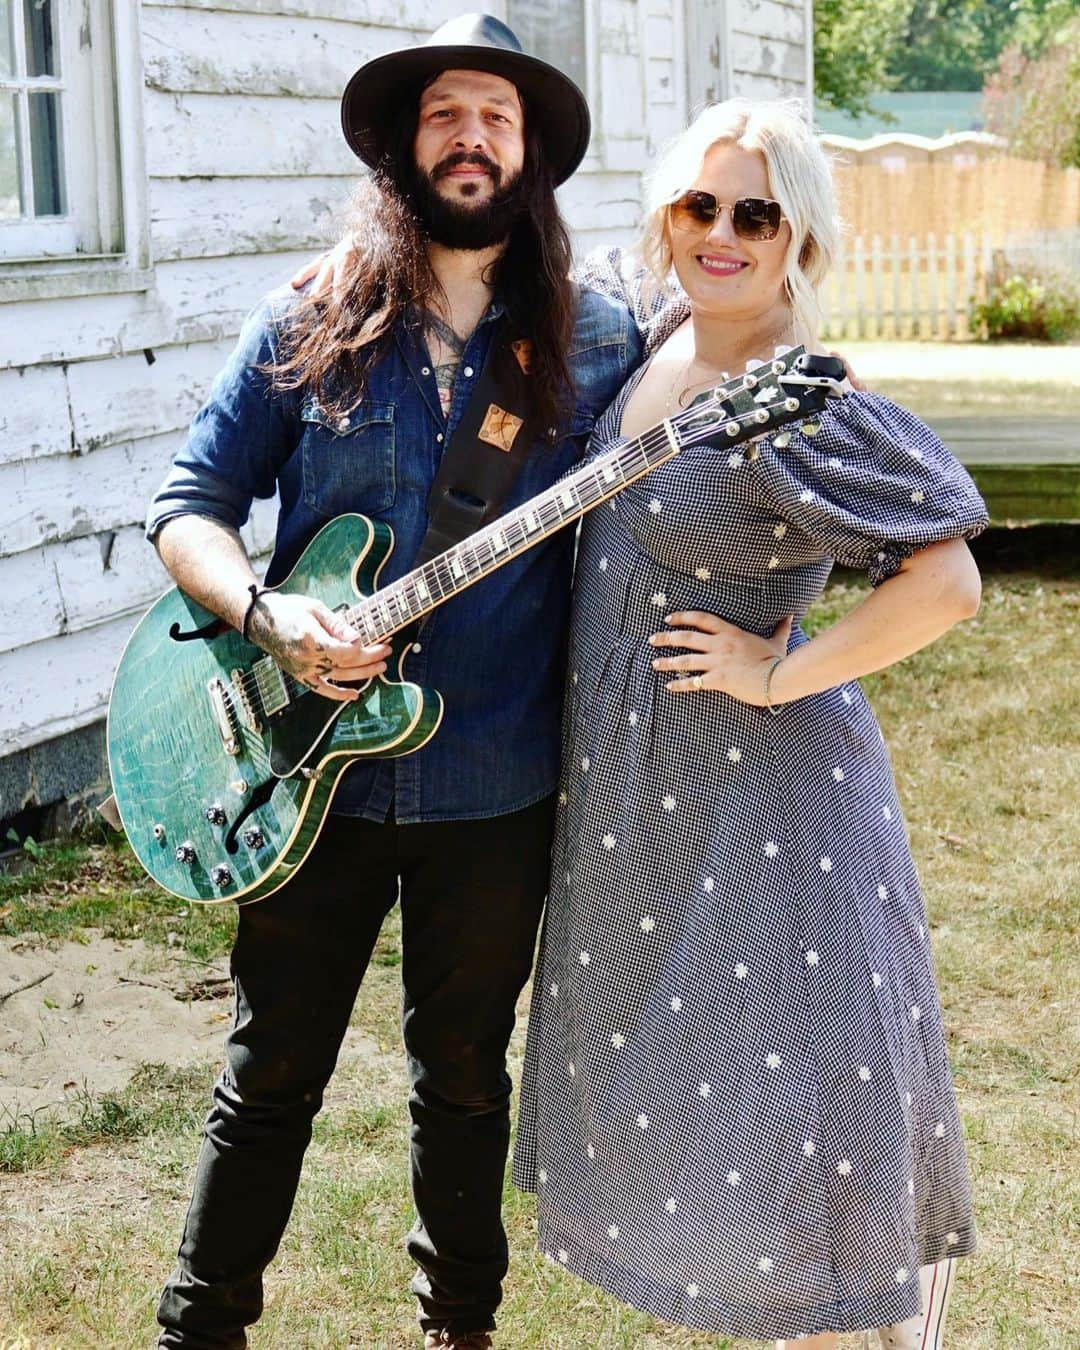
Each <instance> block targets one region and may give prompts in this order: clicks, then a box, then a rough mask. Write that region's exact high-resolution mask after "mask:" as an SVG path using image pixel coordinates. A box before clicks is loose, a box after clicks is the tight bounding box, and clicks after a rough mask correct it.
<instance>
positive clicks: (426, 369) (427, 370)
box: [420, 366, 431, 375]
mask: <svg viewBox="0 0 1080 1350" xmlns="http://www.w3.org/2000/svg"><path fill="white" fill-rule="evenodd" d="M420 374H421V375H430V374H431V367H430V366H421V367H420Z"/></svg>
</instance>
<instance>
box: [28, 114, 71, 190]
mask: <svg viewBox="0 0 1080 1350" xmlns="http://www.w3.org/2000/svg"><path fill="white" fill-rule="evenodd" d="M29 98H30V163H31V166H32V171H33V178H34V215H35V216H62V215H63V214H64V211H65V210H66V207H65V205H64V178H63V173H62V171H61V167H60V97H59V95H58V94H42V93H34V94H31V95H30V96H29Z"/></svg>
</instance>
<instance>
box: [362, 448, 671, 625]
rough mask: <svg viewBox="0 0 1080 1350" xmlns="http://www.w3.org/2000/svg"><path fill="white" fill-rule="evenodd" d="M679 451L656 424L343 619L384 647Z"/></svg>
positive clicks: (488, 526)
mask: <svg viewBox="0 0 1080 1350" xmlns="http://www.w3.org/2000/svg"><path fill="white" fill-rule="evenodd" d="M681 449H682V445H681V443H680V441H679V438H678V432H677V430H676V429H675V427H674V426H673V425H672V423H671V422H670V421H665V422H662V423H660V425H659V426H657V427H653V428H652V429H651V430H650V431H647V432H646V433H645V434H644V435H642V436H639V437H637V438H635V439H634V440H630V441H626V442H624V443H623V444H621V445H619V446H618V447H617V448H616V449H614V450H611V451H609V452H608V453H607V454H606V455H602V456H600V457H599V458H597V459H594V460H590V462H589V463H588V464H586V465H585V466H584V467H582V468H580V469H578V470H576V471H575V472H574V473H572V474H570V475H568V476H567V477H566V478H563V479H561V480H560V481H559V482H558V483H556V484H555V486H554V487H552V488H548V490H547V491H546V492H541V493H539V494H538V495H537V496H535V497H532V498H530V500H529V501H527V502H525V503H524V505H522V506H519V507H515V509H514V510H513V511H510V512H508V513H507V514H506V515H504V516H500V517H499V519H498V520H495V521H493V522H492V523H491V524H490V525H486V526H485V527H484V528H483V529H481V530H478V531H477V532H476V533H475V534H471V535H470V536H469V537H468V538H467V539H465V540H463V541H462V542H461V543H460V544H457V545H456V546H455V547H454V548H451V549H448V550H447V551H446V552H445V553H440V554H439V555H438V557H436V558H432V560H431V561H430V562H427V563H424V564H423V566H421V567H417V568H415V569H414V570H413V571H411V572H408V573H407V574H406V575H405V576H403V577H400V578H399V579H398V580H397V581H395V582H392V583H391V584H390V585H389V586H387V587H385V588H384V589H382V590H379V591H377V592H376V593H375V594H374V595H373V596H371V597H369V598H368V599H366V600H364V601H362V602H361V603H360V604H358V605H356V606H354V607H353V608H352V609H351V610H349V611H348V612H347V613H346V614H345V616H344V617H345V618H346V619H347V620H348V622H349V623H351V624H352V625H353V627H354V628H356V629H357V630H358V632H360V634H361V635H362V637H363V639H364V642H365V643H366V644H367V645H371V644H372V643H375V642H380V641H383V640H385V639H386V638H388V637H390V636H392V635H393V634H394V633H397V632H399V631H400V630H401V629H403V628H407V627H408V626H409V625H410V624H412V623H415V622H416V621H417V620H418V619H422V618H423V617H424V616H425V615H426V614H430V613H431V611H432V610H434V609H437V608H438V606H439V605H441V604H444V603H445V602H446V601H447V600H451V599H453V597H454V596H455V595H458V594H460V592H462V591H463V590H465V589H466V588H467V587H469V586H472V585H473V584H474V583H475V582H477V581H481V580H482V579H483V578H484V577H486V576H488V575H489V574H490V573H491V572H494V571H495V570H496V569H497V568H499V567H502V566H504V565H505V564H506V563H508V562H511V561H512V560H513V559H514V558H517V557H520V556H521V555H522V554H523V553H526V552H528V550H529V549H531V548H534V547H535V546H536V545H537V544H539V543H542V542H543V540H545V539H547V538H548V537H549V536H551V535H553V534H555V533H556V532H557V531H559V530H561V529H563V528H565V526H567V525H570V524H573V522H574V521H576V520H580V518H581V517H582V516H583V515H585V513H586V512H588V511H591V510H593V508H594V507H597V506H599V505H600V504H601V503H602V502H605V501H607V499H608V498H609V497H614V496H615V494H616V493H618V492H621V491H622V490H623V488H625V487H628V486H629V485H630V484H631V483H632V482H634V480H635V479H637V478H640V477H641V476H642V475H643V474H646V473H649V472H650V471H651V470H652V469H655V468H657V467H658V466H659V465H661V464H663V463H664V462H665V461H666V460H669V459H671V458H672V456H673V455H676V454H677V453H678V452H679V451H680V450H681Z"/></svg>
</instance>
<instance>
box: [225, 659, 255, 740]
mask: <svg viewBox="0 0 1080 1350" xmlns="http://www.w3.org/2000/svg"><path fill="white" fill-rule="evenodd" d="M229 679H230V680H231V681H232V689H233V694H234V695H235V698H236V703H237V707H238V709H239V713H240V720H241V721H242V722H243V724H244V726H246V727H247V729H248V730H249V731H253V732H254V733H255V734H256V735H259V734H260V732H261V731H262V729H263V728H262V721H261V719H260V717H259V714H258V713H257V712H256V710H255V701H254V699H253V698H252V697H251V691H250V689H249V688H248V686H247V685H246V684H245V682H244V672H243V671H242V670H241V669H240V668H239V667H237V669H236V670H230V671H229Z"/></svg>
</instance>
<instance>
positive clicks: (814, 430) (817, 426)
mask: <svg viewBox="0 0 1080 1350" xmlns="http://www.w3.org/2000/svg"><path fill="white" fill-rule="evenodd" d="M799 430H800V431H801V432H802V434H803V435H804V436H816V435H817V434H818V432H819V431H820V430H821V423H820V422H804V423H803V424H802V426H801V427H800V428H799Z"/></svg>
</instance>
